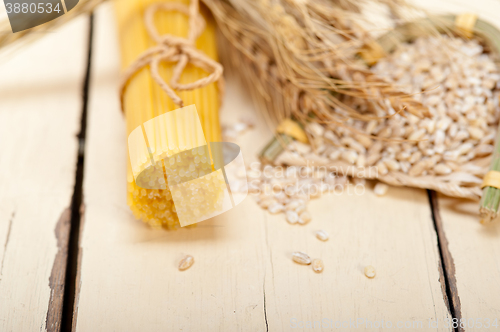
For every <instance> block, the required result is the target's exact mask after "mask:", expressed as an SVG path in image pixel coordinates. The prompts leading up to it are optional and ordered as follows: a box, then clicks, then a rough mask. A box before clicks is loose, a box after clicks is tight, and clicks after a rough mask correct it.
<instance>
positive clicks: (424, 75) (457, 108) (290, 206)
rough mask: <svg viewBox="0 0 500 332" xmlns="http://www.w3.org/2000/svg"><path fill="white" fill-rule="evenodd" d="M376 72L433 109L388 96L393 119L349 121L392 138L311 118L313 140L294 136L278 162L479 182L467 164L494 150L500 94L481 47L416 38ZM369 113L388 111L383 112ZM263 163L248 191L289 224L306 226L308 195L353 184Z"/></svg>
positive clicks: (358, 103) (499, 81)
mask: <svg viewBox="0 0 500 332" xmlns="http://www.w3.org/2000/svg"><path fill="white" fill-rule="evenodd" d="M372 70H373V71H374V72H375V73H377V74H378V75H380V76H381V77H384V79H386V80H388V81H389V82H393V83H395V84H398V85H399V86H400V88H401V90H402V91H404V92H406V93H408V94H414V95H413V98H415V99H417V100H419V101H421V102H422V103H423V104H424V105H425V106H427V107H428V108H429V113H430V115H431V116H430V117H427V118H423V119H422V118H418V117H416V116H414V115H411V114H404V115H402V114H397V112H396V111H395V110H393V109H390V103H389V102H387V107H388V108H389V112H390V113H391V114H392V115H393V116H391V117H389V118H380V119H379V120H371V121H368V122H367V121H361V120H353V119H350V120H348V121H347V125H348V126H349V127H352V128H355V129H356V130H357V131H358V132H363V133H365V134H368V135H373V136H377V137H381V138H390V140H386V141H383V140H377V139H375V138H372V137H370V136H368V135H360V134H359V133H356V132H355V131H352V130H349V129H348V128H346V127H342V126H337V127H334V128H328V127H326V126H323V125H319V124H317V123H310V124H309V125H308V126H306V131H307V132H308V133H309V134H310V137H311V138H312V144H311V145H306V144H302V143H300V142H297V141H294V142H292V143H291V144H290V145H289V147H288V148H289V149H288V150H287V151H285V152H284V153H283V154H282V156H280V157H279V158H278V159H277V162H278V163H280V162H282V161H285V162H286V163H288V164H290V163H292V164H293V161H294V160H296V161H297V164H296V165H300V164H303V163H304V160H306V161H307V160H312V161H315V162H317V164H328V163H329V162H333V161H343V162H345V163H347V164H349V165H354V166H356V167H358V168H368V167H375V169H376V172H377V173H378V174H379V175H384V174H387V173H388V172H390V171H392V172H402V173H405V174H408V175H410V176H412V177H418V176H429V175H430V176H436V177H442V178H443V177H445V176H453V175H457V176H462V175H464V174H465V175H467V173H469V174H472V175H477V178H478V181H480V176H481V175H482V174H481V173H482V172H484V170H483V169H478V168H474V167H471V165H470V164H469V162H470V161H473V160H474V159H475V158H484V157H487V156H489V155H491V153H492V152H493V149H494V140H495V136H496V131H497V125H498V119H499V105H498V102H499V93H500V90H499V87H500V73H499V70H498V68H497V67H496V65H495V63H494V62H493V60H492V59H491V58H490V56H489V55H488V54H486V53H484V51H483V48H482V46H481V45H480V44H479V43H478V42H477V41H475V40H463V39H460V38H455V37H448V36H433V37H426V38H419V39H417V40H416V41H415V42H413V43H411V44H403V45H401V46H400V47H399V48H398V49H397V50H396V51H395V52H394V53H392V54H391V55H389V56H388V57H386V58H383V59H381V60H380V61H379V62H378V63H377V64H376V65H375V66H374V67H373V68H372ZM350 106H351V107H353V108H356V109H358V110H359V111H361V112H363V111H368V110H370V107H372V106H373V105H372V104H371V103H370V102H369V101H367V100H365V99H360V98H352V99H351V100H350ZM371 111H372V113H375V114H379V115H380V116H383V115H384V110H371ZM312 147H314V148H312ZM266 167H268V169H267V172H263V170H264V169H261V172H260V173H259V174H258V176H256V175H255V172H253V173H252V171H250V174H249V175H250V177H249V180H250V189H251V191H252V192H255V193H258V195H257V197H258V198H257V199H258V202H259V204H260V206H261V207H263V208H266V209H268V210H269V212H271V213H281V212H283V213H285V216H286V219H287V220H288V222H289V223H292V224H294V223H297V224H305V223H307V222H308V221H309V220H310V219H311V218H310V214H309V213H308V212H307V209H306V204H307V201H308V200H309V199H311V198H314V197H318V196H320V195H321V194H322V193H324V192H331V191H335V189H336V188H339V187H336V186H338V185H341V186H346V185H347V184H348V182H349V181H348V178H346V177H339V176H338V174H335V172H333V173H332V172H329V171H328V170H326V169H321V168H317V167H308V166H301V167H288V168H284V169H280V168H279V166H278V167H277V166H273V168H269V167H270V166H266ZM452 173H455V174H452ZM252 174H253V176H252ZM277 174H278V175H277ZM356 181H357V182H356ZM360 181H362V180H356V179H355V182H354V185H356V184H363V183H362V182H360ZM358 192H359V190H358ZM384 192H385V191H384ZM303 213H305V215H303Z"/></svg>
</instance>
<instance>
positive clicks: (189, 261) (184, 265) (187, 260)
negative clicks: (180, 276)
mask: <svg viewBox="0 0 500 332" xmlns="http://www.w3.org/2000/svg"><path fill="white" fill-rule="evenodd" d="M193 263H194V258H193V256H191V255H186V256H185V257H184V258H183V259H182V260H181V261H180V263H179V271H184V270H187V269H189V268H190V267H191V266H192V265H193Z"/></svg>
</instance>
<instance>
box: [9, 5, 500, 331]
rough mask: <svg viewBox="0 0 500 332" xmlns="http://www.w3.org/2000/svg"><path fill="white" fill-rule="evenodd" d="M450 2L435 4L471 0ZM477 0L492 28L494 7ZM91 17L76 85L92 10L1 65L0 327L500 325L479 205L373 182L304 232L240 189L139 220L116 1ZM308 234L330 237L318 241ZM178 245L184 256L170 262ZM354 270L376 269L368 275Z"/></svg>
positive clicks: (227, 116)
mask: <svg viewBox="0 0 500 332" xmlns="http://www.w3.org/2000/svg"><path fill="white" fill-rule="evenodd" d="M426 2H429V1H428V0H426ZM447 3H450V2H447ZM460 3H464V1H460V2H453V5H452V6H450V5H448V6H446V8H444V9H446V10H448V9H449V10H453V11H461V10H462V9H461V8H466V9H467V8H469V9H470V7H471V6H472V5H470V4H469V5H467V4H465V5H464V6H465V7H464V6H463V5H460ZM481 4H482V7H481V8H483V9H481V10H478V11H479V13H480V14H481V15H483V17H484V18H485V19H487V20H490V21H491V22H493V23H496V21H495V19H496V18H497V17H498V16H499V15H500V14H497V13H500V2H497V1H493V0H491V1H490V0H484V1H482V2H481ZM434 5H435V4H432V3H429V4H428V6H429V7H431V6H434ZM461 6H462V7H461ZM467 6H469V7H467ZM495 15H496V16H495ZM91 24H92V27H93V33H92V38H91V39H92V40H91V46H92V47H91V50H92V55H91V62H90V81H89V95H88V97H87V96H86V95H85V94H83V93H82V92H83V91H84V90H85V89H84V85H85V84H84V83H85V78H86V73H85V70H86V67H87V65H88V61H87V60H88V59H87V52H88V40H89V18H88V17H81V18H79V19H78V20H76V21H74V22H72V23H71V24H69V25H67V26H65V27H63V28H61V29H58V30H56V31H53V32H51V33H49V34H47V36H46V37H45V38H44V39H43V40H40V41H37V42H35V43H33V44H32V45H30V46H29V47H27V48H25V49H24V50H22V52H20V53H18V54H17V55H16V56H15V57H14V58H12V59H11V60H10V62H8V63H2V64H0V331H35V330H41V331H43V330H48V331H59V330H61V329H62V330H70V329H73V330H75V331H85V332H86V331H92V332H93V331H289V330H290V331H295V330H299V331H300V330H306V331H309V330H322V329H323V330H326V331H331V330H337V329H338V330H344V331H354V330H366V331H373V330H392V329H394V328H396V329H405V328H408V329H409V330H421V331H451V330H454V329H453V328H452V327H449V326H446V324H445V323H446V321H447V320H451V319H453V318H454V317H455V318H459V319H460V318H462V319H466V320H467V322H468V324H470V321H469V319H474V324H473V325H474V327H472V328H470V327H469V326H468V327H466V328H465V330H467V331H472V330H474V331H480V330H495V329H497V328H494V327H493V326H492V325H491V324H492V323H493V322H494V319H500V255H499V254H500V226H499V224H496V225H493V226H491V227H484V226H481V225H480V224H479V223H478V220H477V219H478V216H477V203H475V202H474V203H471V202H467V201H462V200H456V199H451V198H444V197H441V196H436V195H435V194H434V193H427V192H426V191H424V190H416V189H409V188H391V189H390V191H389V193H388V195H387V196H384V197H376V196H375V195H374V194H373V193H372V191H371V190H370V189H369V190H367V191H366V192H365V194H363V195H360V196H351V195H347V194H344V195H327V196H324V197H322V198H321V199H318V200H314V201H312V202H311V203H310V206H309V209H310V211H311V213H312V216H313V221H312V222H311V223H310V224H308V225H306V226H291V225H289V224H288V223H286V222H285V220H284V217H283V215H270V214H268V213H267V212H265V211H263V210H261V209H260V208H259V207H258V206H257V205H256V204H255V202H254V201H253V199H252V198H251V197H249V198H247V199H246V200H245V201H244V202H243V203H242V204H241V205H240V206H238V207H237V208H235V209H233V210H231V211H229V212H227V213H224V214H223V215H221V216H218V217H216V218H213V219H211V220H209V221H206V222H203V223H201V224H199V225H198V227H197V228H194V229H181V230H178V231H172V232H168V231H162V230H160V231H158V230H152V229H150V228H148V227H146V226H145V225H143V224H142V223H141V222H138V221H136V220H135V219H134V218H133V216H132V214H131V212H130V211H129V208H128V206H127V205H126V196H125V194H126V174H125V173H126V158H127V155H126V134H125V125H124V119H123V117H122V114H121V112H120V110H119V101H118V94H117V91H118V80H119V73H120V69H119V54H118V45H117V38H116V30H115V22H114V17H113V13H112V8H111V4H110V3H106V4H104V5H102V6H101V7H100V8H99V9H98V11H97V13H96V14H95V15H94V19H93V21H92V22H91ZM228 81H229V82H230V83H229V84H227V87H228V89H227V90H228V91H227V94H226V97H225V101H224V106H223V109H222V110H221V119H222V122H224V123H230V122H231V121H234V120H237V119H238V118H240V117H241V116H242V115H255V114H256V110H255V109H254V108H253V106H252V102H251V100H249V99H248V98H249V97H248V96H247V94H246V93H245V91H244V89H242V88H241V87H240V86H239V85H238V84H237V82H236V81H235V80H232V79H231V78H229V79H228ZM84 108H85V109H86V113H84V112H83V110H84ZM82 114H86V115H87V118H86V126H85V123H82V122H81V116H82ZM256 117H257V119H256V121H257V122H259V123H260V125H258V126H257V128H258V129H255V130H252V131H249V132H247V133H245V134H244V135H243V136H240V137H239V138H238V141H237V143H238V144H239V145H240V146H241V147H242V150H243V153H244V157H245V159H246V161H247V162H250V161H251V160H253V159H255V156H256V153H257V151H258V150H260V149H261V147H262V146H263V145H264V144H265V143H266V142H267V141H268V139H269V138H270V137H271V132H270V131H266V129H265V128H266V126H265V124H264V123H263V121H262V119H260V118H258V116H256ZM82 125H83V130H84V132H85V137H86V139H85V151H84V154H83V158H84V163H81V160H82V159H81V158H82V157H80V164H79V165H78V160H79V159H78V139H77V136H76V135H77V134H78V133H79V132H80V130H81V129H82ZM77 169H79V170H82V169H83V172H84V174H83V175H84V177H83V188H81V183H80V181H79V177H78V174H77ZM75 179H76V180H75ZM81 192H83V200H82V209H81V212H82V213H79V211H80V210H79V206H78V204H79V197H80V193H81ZM70 225H71V226H72V230H71V232H70ZM317 229H325V230H327V231H328V232H329V233H330V235H331V237H330V240H329V241H328V242H320V241H318V240H317V239H316V238H315V237H314V231H315V230H317ZM73 245H74V246H73ZM296 250H302V251H305V252H307V253H309V254H311V255H312V256H314V257H320V258H322V259H323V261H324V263H325V271H324V272H323V273H322V274H315V273H313V271H312V270H311V269H310V267H304V266H300V265H297V264H293V263H292V262H291V259H290V254H291V252H293V251H296ZM68 251H69V255H68ZM183 254H191V255H193V256H194V257H195V264H194V265H193V267H192V268H191V269H189V270H187V271H185V272H179V271H178V270H177V263H178V261H179V259H180V258H181V257H182V256H183ZM366 265H373V266H375V268H376V270H377V276H376V278H374V279H367V278H366V277H365V276H364V275H363V267H364V266H366ZM487 319H489V320H490V327H489V328H488V329H486V328H485V326H484V324H486V322H487ZM477 321H480V322H482V324H483V327H482V328H478V327H477V326H478V323H477ZM308 322H309V323H310V324H311V328H309V325H308V324H309V323H308ZM390 326H392V328H389V327H390ZM458 330H461V329H458Z"/></svg>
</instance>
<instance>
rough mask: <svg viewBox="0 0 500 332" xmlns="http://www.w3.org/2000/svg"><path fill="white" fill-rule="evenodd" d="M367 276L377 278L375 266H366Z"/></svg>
mask: <svg viewBox="0 0 500 332" xmlns="http://www.w3.org/2000/svg"><path fill="white" fill-rule="evenodd" d="M365 276H366V277H367V278H370V279H372V278H375V268H374V267H373V266H371V265H368V266H366V267H365Z"/></svg>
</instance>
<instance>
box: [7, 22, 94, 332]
mask: <svg viewBox="0 0 500 332" xmlns="http://www.w3.org/2000/svg"><path fill="white" fill-rule="evenodd" d="M43 37H44V38H41V39H40V40H38V41H36V42H34V43H33V44H30V45H28V46H26V47H25V48H24V49H22V50H21V51H18V52H17V53H16V54H15V56H10V57H8V58H2V60H3V62H2V63H1V64H0V72H1V73H2V74H1V75H0V331H35V330H37V331H38V330H48V331H58V330H59V328H60V323H61V314H62V302H63V295H64V279H65V272H66V257H67V247H66V246H67V243H68V236H69V226H70V215H71V209H70V208H71V207H70V205H71V198H72V194H73V190H74V179H75V170H76V162H77V153H78V141H77V138H76V135H77V133H78V131H79V128H80V115H81V111H82V85H83V81H84V75H85V69H86V65H87V57H86V55H87V44H88V40H87V38H88V18H87V17H81V18H79V19H77V20H75V21H73V22H71V23H70V24H68V25H66V26H64V27H63V28H61V29H59V30H57V31H50V32H48V33H46V35H45V36H43Z"/></svg>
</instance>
